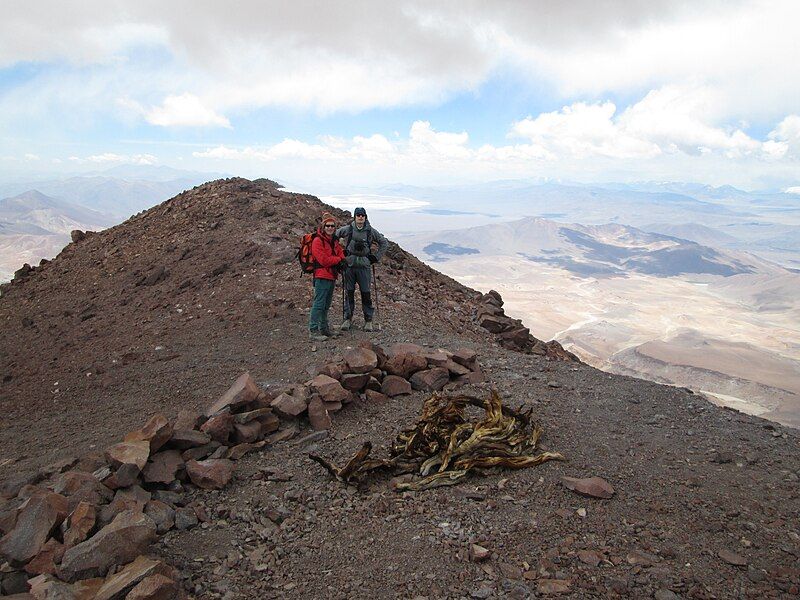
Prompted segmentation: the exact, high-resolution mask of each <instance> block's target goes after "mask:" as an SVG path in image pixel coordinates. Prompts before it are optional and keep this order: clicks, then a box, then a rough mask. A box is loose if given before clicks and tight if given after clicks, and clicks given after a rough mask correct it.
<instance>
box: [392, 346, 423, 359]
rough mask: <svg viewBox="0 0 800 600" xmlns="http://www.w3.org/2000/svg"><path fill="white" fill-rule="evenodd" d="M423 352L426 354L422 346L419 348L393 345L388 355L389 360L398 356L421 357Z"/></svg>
mask: <svg viewBox="0 0 800 600" xmlns="http://www.w3.org/2000/svg"><path fill="white" fill-rule="evenodd" d="M423 352H425V350H424V348H423V347H422V346H418V345H417V344H392V346H390V347H389V350H388V352H387V353H386V354H387V355H388V357H389V358H392V357H393V356H397V355H399V354H417V355H421V354H422V353H423Z"/></svg>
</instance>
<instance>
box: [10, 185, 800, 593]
mask: <svg viewBox="0 0 800 600" xmlns="http://www.w3.org/2000/svg"><path fill="white" fill-rule="evenodd" d="M323 210H328V211H330V212H332V213H333V214H334V215H335V216H336V217H337V219H339V220H340V221H345V220H346V218H347V216H348V215H347V213H344V212H342V211H340V210H337V209H334V208H332V207H330V206H326V205H324V204H322V203H321V202H320V201H319V200H318V199H317V198H315V197H313V196H308V195H303V194H296V193H291V192H287V191H285V190H282V189H281V188H280V187H279V186H278V185H276V184H275V183H274V182H272V181H269V180H266V179H261V180H256V181H248V180H245V179H239V178H235V179H227V180H220V181H215V182H210V183H208V184H204V185H202V186H198V187H197V188H194V189H192V190H189V191H186V192H184V193H182V194H179V195H178V196H176V197H175V198H172V199H171V200H168V201H166V202H164V203H162V204H160V205H158V206H156V207H154V208H152V209H150V210H148V211H145V212H143V213H140V214H138V215H135V216H134V217H131V218H130V219H128V220H127V221H126V222H125V223H122V224H121V225H118V226H116V227H113V228H110V229H108V230H104V231H102V232H99V233H89V232H87V233H85V234H84V233H82V232H74V233H75V234H74V235H73V240H74V241H73V243H71V244H70V245H68V246H67V247H66V248H65V249H64V250H63V251H62V253H61V254H60V255H59V256H58V257H57V258H56V259H54V260H53V261H51V262H45V263H44V264H42V265H40V266H37V267H35V268H31V267H27V268H23V269H21V270H20V271H18V273H17V275H16V277H15V280H14V281H13V282H12V283H10V284H6V285H4V286H2V289H0V319H2V323H3V327H2V328H0V337H1V338H2V341H0V347H1V348H2V350H3V352H2V356H0V361H2V362H0V365H2V382H1V383H0V386H1V387H0V409H1V410H2V412H0V424H1V425H0V426H1V427H2V436H0V482H1V484H0V490H1V491H2V492H3V498H2V499H0V534H2V536H3V537H2V538H0V549H2V550H3V552H4V556H3V557H2V558H3V559H4V560H6V561H7V562H5V563H2V562H0V593H3V594H11V593H17V592H20V593H30V594H33V596H28V597H37V598H39V597H46V598H55V597H87V598H88V597H100V596H98V595H97V594H99V591H98V590H101V589H103V586H105V591H104V592H103V594H107V595H108V597H115V598H116V597H119V598H124V597H128V598H147V597H149V598H155V597H177V596H178V595H180V594H187V595H189V596H192V597H197V598H227V599H231V598H251V597H276V598H278V597H280V598H284V597H289V598H291V597H297V598H300V597H331V598H337V597H341V598H352V597H398V596H399V597H429V598H434V597H436V598H438V597H454V598H461V597H470V596H471V597H479V598H488V597H512V598H525V597H538V596H545V595H558V594H562V595H566V596H568V597H626V596H627V597H654V596H655V597H657V598H676V597H686V598H739V597H743V598H750V597H752V598H769V597H775V598H782V597H786V598H788V597H795V596H796V594H797V593H798V586H799V585H800V571H799V570H798V567H797V564H798V560H800V536H798V533H797V532H798V531H799V530H800V520H799V517H798V515H800V493H799V492H798V488H800V484H798V479H799V477H800V449H799V445H798V433H797V431H795V430H792V429H787V428H783V427H781V426H779V425H775V424H772V423H768V422H766V421H763V420H761V419H758V418H756V417H751V416H747V415H743V414H739V413H736V412H733V411H730V410H725V409H722V408H718V407H715V406H712V405H710V404H708V403H706V402H705V401H704V400H703V399H701V398H698V397H696V396H694V395H692V394H691V393H690V392H688V391H686V390H683V389H676V388H671V387H666V386H661V385H657V384H654V383H649V382H645V381H641V380H638V379H634V378H628V377H621V376H612V375H608V374H606V373H602V372H600V371H597V370H595V369H593V368H591V367H589V366H587V365H584V364H582V363H579V362H576V361H575V360H574V357H572V356H571V355H569V353H566V352H564V351H563V349H561V348H560V346H559V345H557V344H552V343H550V344H545V343H543V342H541V341H539V340H537V339H536V338H535V337H533V336H531V335H530V332H529V331H528V330H527V329H526V328H525V327H524V326H523V325H522V324H521V323H519V322H516V321H514V320H513V319H511V318H509V317H507V316H506V315H505V314H504V311H503V309H502V299H501V298H500V296H499V295H498V294H496V293H489V294H481V293H479V292H476V291H474V290H470V289H468V288H466V287H464V286H462V285H461V284H459V283H457V282H455V281H453V280H452V279H450V278H448V277H446V276H444V275H442V274H440V273H438V272H436V271H434V270H432V269H430V268H429V267H427V266H426V265H424V264H423V263H421V262H420V261H418V260H417V259H416V258H414V257H413V256H411V255H410V254H408V253H406V252H405V251H403V250H402V248H400V247H398V246H397V245H396V244H391V245H390V250H389V252H388V253H387V256H386V257H385V259H384V261H382V263H381V264H380V265H379V268H378V271H377V273H378V280H377V282H378V290H377V295H378V315H377V320H378V321H379V322H380V323H381V325H382V328H381V330H380V331H378V332H376V333H374V334H371V335H370V336H369V337H367V334H366V332H361V331H353V332H350V333H348V334H346V335H344V336H342V337H340V338H338V339H336V340H332V341H328V342H325V343H321V344H316V345H312V344H311V343H309V341H308V338H307V333H306V321H307V314H308V307H309V305H310V282H309V278H308V277H307V276H305V277H302V276H301V275H300V274H299V268H298V266H297V264H296V261H295V258H294V253H295V250H296V246H297V243H298V241H299V237H300V236H301V235H302V234H303V233H305V232H306V231H309V230H310V229H311V228H312V227H313V226H314V225H315V224H316V223H317V222H318V219H319V216H320V215H321V213H322V211H323ZM337 289H338V288H337ZM337 295H338V294H337ZM340 307H341V304H340V298H336V302H335V304H334V307H333V308H332V313H331V314H332V317H333V321H334V323H335V322H336V319H337V316H338V314H340V313H339V311H340ZM373 356H374V357H375V358H374V360H373ZM381 356H382V357H383V358H381ZM348 357H350V358H349V359H348ZM373 362H374V364H373ZM351 363H353V364H351ZM356 363H357V366H354V365H356ZM490 389H494V390H496V391H498V392H499V394H500V395H501V396H502V397H503V399H504V401H505V402H506V404H507V405H509V406H510V407H513V408H514V409H525V410H532V411H533V413H532V414H533V416H534V418H535V419H536V420H537V421H538V423H539V424H540V425H541V426H542V427H543V430H544V435H543V438H542V444H543V447H544V448H545V449H547V450H552V451H554V452H558V453H560V454H562V455H563V456H564V457H565V458H566V460H565V461H553V462H548V463H546V464H544V465H540V466H538V467H534V468H528V469H521V470H515V471H510V470H505V469H502V468H494V469H490V470H489V471H488V472H487V473H485V474H484V475H483V476H480V475H477V474H476V475H472V476H470V477H468V478H466V479H465V480H464V481H463V482H461V483H459V484H458V485H456V486H453V487H443V488H436V489H431V490H425V491H417V492H414V491H398V490H402V489H403V486H402V485H397V481H396V480H390V475H387V476H383V477H382V476H379V475H376V476H374V477H370V478H368V479H367V480H365V481H362V482H360V483H359V484H358V485H345V484H344V483H342V482H340V481H337V480H336V479H334V478H331V477H330V475H329V474H328V473H327V472H325V471H324V470H323V469H321V468H320V467H319V466H318V465H316V464H315V463H313V462H312V461H310V460H309V458H308V453H310V452H313V453H314V454H316V455H319V456H324V457H326V459H329V460H330V461H331V462H332V463H335V464H339V465H342V464H345V463H346V462H347V460H348V459H350V458H351V457H352V456H353V454H354V453H355V452H356V451H357V450H358V449H359V448H360V447H361V446H362V443H363V442H364V441H365V440H369V441H371V442H372V443H373V445H374V446H375V447H376V448H377V447H381V446H387V445H388V444H389V443H391V441H392V440H393V439H394V438H395V436H397V435H398V433H399V432H401V431H402V430H404V429H406V428H407V427H409V426H410V425H411V424H413V423H414V422H415V421H416V420H417V419H418V418H419V415H420V410H421V407H422V402H423V401H424V400H425V399H426V398H427V397H428V396H429V395H430V393H431V392H432V391H433V390H443V391H444V393H467V394H472V395H474V396H475V397H483V396H485V395H486V394H488V392H489V390H490ZM237 398H238V399H239V400H236V399H237ZM191 415H195V417H197V418H196V419H195V418H194V417H191ZM226 415H227V416H226ZM167 434H168V435H167ZM148 436H149V437H148ZM206 437H209V438H213V439H212V440H206ZM154 439H157V440H158V443H154V442H153V440H154ZM212 442H213V443H212ZM214 444H216V445H214ZM198 448H199V449H200V450H198ZM237 448H238V449H237ZM187 453H188V454H187ZM184 454H186V456H184ZM214 461H218V462H214ZM219 461H221V462H219ZM226 461H227V462H226ZM234 462H235V468H234ZM164 472H167V475H163V476H162V474H163V473H164ZM79 508H80V510H79ZM93 511H94V512H96V514H92V513H93ZM41 515H45V519H46V521H45V522H46V523H50V525H47V526H45V528H44V529H45V530H44V531H43V530H42V527H41V522H42V521H41V519H40V516H41ZM90 517H91V518H90ZM29 522H30V523H37V524H39V525H38V526H37V527H33V528H32V529H29V528H27V527H28V526H27V525H25V524H26V523H29ZM119 532H126V533H124V534H119ZM119 535H130V536H132V537H131V538H130V539H136V540H138V541H137V543H136V544H135V546H136V553H135V554H136V555H135V556H134V555H133V554H126V553H125V552H124V551H122V550H121V549H118V548H117V546H116V545H115V543H114V542H113V540H115V539H117V538H118V537H119ZM78 540H82V541H78ZM104 540H106V541H104ZM103 544H105V545H103ZM68 546H69V548H68ZM9 552H12V553H13V556H12V555H9ZM65 557H66V558H65ZM42 573H44V575H42ZM34 575H35V576H37V577H38V578H39V579H37V580H34V579H30V581H28V580H29V578H32V577H33V576H34ZM92 578H94V579H98V580H99V581H94V582H93V583H91V584H90V583H82V582H88V581H90V579H92ZM75 581H77V582H78V583H73V582H75ZM92 586H95V587H92ZM148 586H149V587H148ZM87 590H89V591H87ZM91 590H93V591H91ZM59 594H60V595H59ZM69 594H71V596H70V595H69ZM158 594H162V595H161V596H159V595H158ZM164 594H167V595H164ZM169 594H172V596H170V595H169ZM101 595H102V594H101Z"/></svg>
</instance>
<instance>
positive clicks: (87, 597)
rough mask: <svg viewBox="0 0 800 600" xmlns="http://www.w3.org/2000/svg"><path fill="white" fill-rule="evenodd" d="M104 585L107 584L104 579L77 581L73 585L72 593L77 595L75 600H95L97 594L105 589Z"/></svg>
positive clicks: (94, 578) (95, 578)
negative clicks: (101, 589) (102, 588)
mask: <svg viewBox="0 0 800 600" xmlns="http://www.w3.org/2000/svg"><path fill="white" fill-rule="evenodd" d="M103 583H105V579H104V578H103V577H93V578H92V579H81V580H80V581H76V582H75V583H73V584H72V593H73V594H75V600H94V597H95V596H96V595H97V592H98V591H99V590H100V588H101V587H103Z"/></svg>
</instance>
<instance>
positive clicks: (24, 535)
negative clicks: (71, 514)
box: [0, 494, 66, 564]
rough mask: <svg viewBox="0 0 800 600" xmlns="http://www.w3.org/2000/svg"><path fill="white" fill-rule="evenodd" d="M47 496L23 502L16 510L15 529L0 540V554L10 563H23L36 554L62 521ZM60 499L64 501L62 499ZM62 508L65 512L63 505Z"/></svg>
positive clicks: (35, 497) (59, 511)
mask: <svg viewBox="0 0 800 600" xmlns="http://www.w3.org/2000/svg"><path fill="white" fill-rule="evenodd" d="M49 495H50V496H57V494H49ZM47 496H48V495H40V496H33V497H31V498H29V499H28V500H26V501H25V503H24V504H23V505H22V506H21V507H20V508H19V512H18V513H17V522H16V524H15V525H14V528H13V529H12V530H11V531H9V532H8V533H7V534H6V535H4V536H3V537H2V538H0V555H2V556H4V557H6V558H7V559H8V560H9V561H10V562H12V563H16V564H25V563H26V562H28V561H29V560H31V559H32V558H33V557H34V556H36V555H37V554H39V552H41V551H42V548H43V547H44V544H45V542H46V541H47V539H48V538H49V537H50V534H51V533H52V532H53V530H54V529H55V528H56V527H58V525H59V524H60V523H61V521H63V520H64V518H65V515H64V514H63V513H62V510H61V508H60V507H59V506H57V505H56V503H55V502H54V501H51V499H49V498H48V497H47ZM60 498H62V499H64V497H63V496H60ZM64 500H66V499H64ZM63 509H64V511H66V505H64V507H63Z"/></svg>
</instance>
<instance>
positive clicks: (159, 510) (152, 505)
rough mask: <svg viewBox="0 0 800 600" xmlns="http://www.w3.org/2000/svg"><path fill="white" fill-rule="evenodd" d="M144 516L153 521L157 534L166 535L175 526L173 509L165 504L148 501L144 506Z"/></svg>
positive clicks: (158, 501)
mask: <svg viewBox="0 0 800 600" xmlns="http://www.w3.org/2000/svg"><path fill="white" fill-rule="evenodd" d="M144 514H146V515H147V516H148V517H150V518H151V519H153V523H155V524H156V532H157V533H159V534H162V533H166V532H167V531H169V530H170V529H172V526H173V525H175V509H174V508H172V507H171V506H170V505H169V504H167V503H166V502H161V501H160V500H150V502H148V503H147V504H145V505H144Z"/></svg>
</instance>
